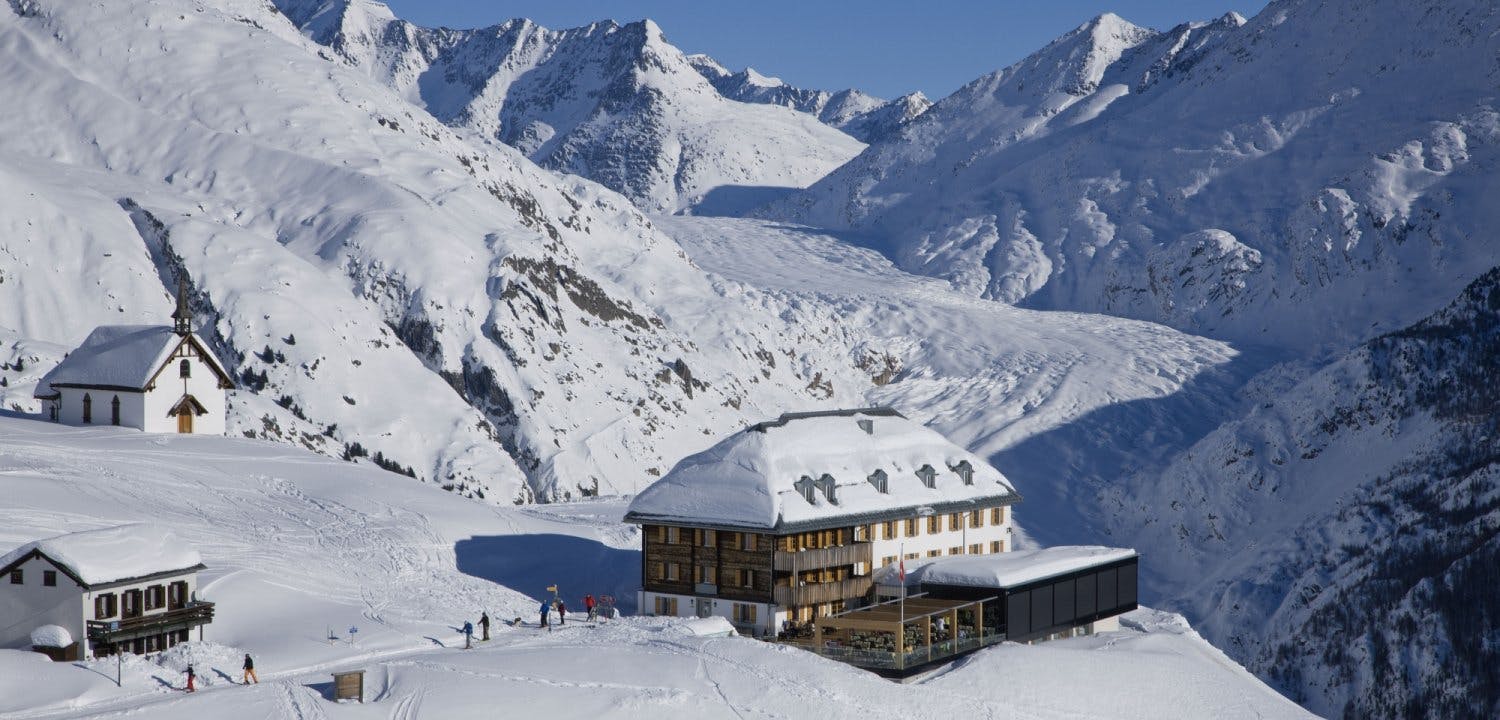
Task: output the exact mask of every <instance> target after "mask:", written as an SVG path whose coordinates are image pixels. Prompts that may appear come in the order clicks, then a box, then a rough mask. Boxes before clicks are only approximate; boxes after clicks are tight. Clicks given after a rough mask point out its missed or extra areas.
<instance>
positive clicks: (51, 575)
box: [42, 570, 57, 587]
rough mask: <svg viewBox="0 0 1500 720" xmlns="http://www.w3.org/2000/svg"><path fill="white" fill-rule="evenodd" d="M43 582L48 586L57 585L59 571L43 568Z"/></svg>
mask: <svg viewBox="0 0 1500 720" xmlns="http://www.w3.org/2000/svg"><path fill="white" fill-rule="evenodd" d="M42 584H43V585H46V586H47V587H57V571H56V570H43V571H42Z"/></svg>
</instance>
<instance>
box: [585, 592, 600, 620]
mask: <svg viewBox="0 0 1500 720" xmlns="http://www.w3.org/2000/svg"><path fill="white" fill-rule="evenodd" d="M583 609H584V610H586V611H588V614H589V615H588V621H589V622H594V621H595V620H598V619H599V616H598V613H597V611H596V610H595V608H594V596H593V595H584V596H583Z"/></svg>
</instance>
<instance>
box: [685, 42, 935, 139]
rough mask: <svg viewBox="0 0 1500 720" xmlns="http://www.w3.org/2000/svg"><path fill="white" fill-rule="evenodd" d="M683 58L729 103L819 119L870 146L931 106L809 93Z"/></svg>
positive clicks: (703, 58) (913, 96)
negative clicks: (777, 107)
mask: <svg viewBox="0 0 1500 720" xmlns="http://www.w3.org/2000/svg"><path fill="white" fill-rule="evenodd" d="M687 60H688V62H689V63H691V64H692V66H693V68H694V69H696V70H697V71H698V72H699V73H701V74H702V75H703V77H705V78H707V79H708V81H709V82H711V83H713V86H714V88H716V89H717V90H718V91H719V93H720V94H722V95H723V96H724V97H727V98H729V99H731V100H738V101H740V102H747V103H761V104H764V105H780V106H782V107H789V108H792V109H793V110H800V111H802V112H805V113H809V114H811V115H816V116H817V118H818V120H819V121H821V122H823V123H825V124H827V125H832V126H833V127H836V128H838V129H840V130H843V131H844V132H846V133H848V134H850V135H852V136H854V137H855V138H858V139H859V140H860V141H862V142H866V143H872V142H877V141H879V140H883V139H885V138H886V137H888V136H890V135H893V134H895V133H896V132H897V131H899V130H900V129H901V127H902V126H904V125H906V124H907V123H909V122H911V121H912V120H913V119H915V118H916V117H917V116H918V115H921V114H922V113H924V112H926V111H927V108H929V107H932V101H930V100H928V99H927V96H925V95H923V94H922V93H920V92H914V93H909V94H907V95H903V96H901V97H899V98H896V99H895V100H881V99H880V98H877V97H875V96H873V95H868V94H866V93H863V92H860V91H858V90H854V89H852V88H851V89H848V90H839V91H838V92H830V91H827V90H808V89H805V88H799V87H793V86H791V85H788V84H786V83H785V82H783V81H782V80H781V79H780V78H774V77H767V76H765V75H762V74H760V73H758V72H756V71H755V69H754V68H745V69H744V70H741V71H739V72H731V71H730V70H729V69H728V68H726V67H724V66H723V65H720V64H719V63H718V61H716V60H714V59H713V58H711V57H709V56H707V55H689V56H687Z"/></svg>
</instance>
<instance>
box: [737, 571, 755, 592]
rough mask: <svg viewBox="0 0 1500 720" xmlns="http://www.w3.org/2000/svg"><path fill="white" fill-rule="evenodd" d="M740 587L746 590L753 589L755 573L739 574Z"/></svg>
mask: <svg viewBox="0 0 1500 720" xmlns="http://www.w3.org/2000/svg"><path fill="white" fill-rule="evenodd" d="M740 587H746V588H753V587H755V571H754V570H744V571H741V572H740Z"/></svg>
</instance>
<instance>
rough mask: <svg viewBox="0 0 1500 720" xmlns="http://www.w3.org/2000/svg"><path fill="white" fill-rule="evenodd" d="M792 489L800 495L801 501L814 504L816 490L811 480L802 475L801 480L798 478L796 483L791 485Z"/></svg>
mask: <svg viewBox="0 0 1500 720" xmlns="http://www.w3.org/2000/svg"><path fill="white" fill-rule="evenodd" d="M792 487H794V488H796V489H797V492H798V493H799V494H800V495H802V499H803V500H806V501H807V502H808V503H813V502H815V494H816V492H817V488H816V486H815V485H814V484H813V479H812V478H810V477H808V476H806V475H803V476H802V477H801V478H798V480H797V482H794V483H792Z"/></svg>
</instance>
